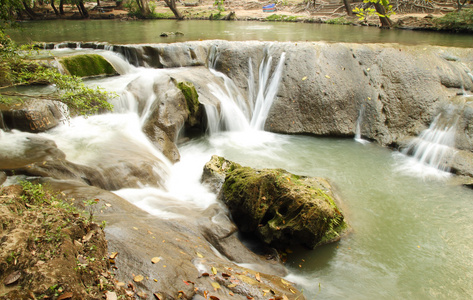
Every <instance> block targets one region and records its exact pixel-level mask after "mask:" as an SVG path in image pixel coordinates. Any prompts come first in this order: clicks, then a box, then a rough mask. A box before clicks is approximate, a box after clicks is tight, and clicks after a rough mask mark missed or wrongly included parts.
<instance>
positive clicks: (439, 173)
mask: <svg viewBox="0 0 473 300" xmlns="http://www.w3.org/2000/svg"><path fill="white" fill-rule="evenodd" d="M456 123H457V121H456V119H455V120H450V119H449V118H443V116H442V114H440V115H438V116H437V117H436V118H435V119H434V121H433V122H432V123H431V125H430V126H429V128H428V129H426V130H424V131H422V133H421V134H420V135H419V136H418V137H417V138H415V139H414V140H413V141H412V142H410V143H409V145H408V146H407V147H406V148H405V149H404V150H403V151H402V153H403V154H404V155H411V156H412V158H411V159H408V160H407V161H406V162H405V163H404V164H403V165H402V166H401V167H400V169H401V170H403V171H407V172H408V173H411V174H417V175H421V176H423V177H426V176H434V177H447V176H448V175H449V173H448V172H449V171H450V166H449V163H450V161H451V160H452V159H453V156H454V155H455V148H454V147H455V132H456Z"/></svg>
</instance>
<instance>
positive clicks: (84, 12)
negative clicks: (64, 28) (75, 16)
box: [75, 0, 89, 18]
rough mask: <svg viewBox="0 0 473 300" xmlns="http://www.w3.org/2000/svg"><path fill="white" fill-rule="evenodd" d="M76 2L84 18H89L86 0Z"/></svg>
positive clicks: (76, 0)
mask: <svg viewBox="0 0 473 300" xmlns="http://www.w3.org/2000/svg"><path fill="white" fill-rule="evenodd" d="M75 3H76V6H77V9H78V10H79V13H80V15H81V16H82V17H83V18H88V17H89V12H88V11H87V9H86V8H85V6H84V0H75Z"/></svg>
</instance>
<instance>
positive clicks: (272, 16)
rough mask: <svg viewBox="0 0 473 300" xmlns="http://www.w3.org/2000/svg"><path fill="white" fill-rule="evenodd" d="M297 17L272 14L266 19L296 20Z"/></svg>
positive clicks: (276, 20) (279, 20) (278, 20)
mask: <svg viewBox="0 0 473 300" xmlns="http://www.w3.org/2000/svg"><path fill="white" fill-rule="evenodd" d="M298 18H299V17H298V16H288V15H278V14H272V15H270V16H267V17H266V21H275V22H297V20H298Z"/></svg>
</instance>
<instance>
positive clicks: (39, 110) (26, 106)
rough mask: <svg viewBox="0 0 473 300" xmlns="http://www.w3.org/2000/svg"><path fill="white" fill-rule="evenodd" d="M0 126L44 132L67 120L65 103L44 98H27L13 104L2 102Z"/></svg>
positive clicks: (0, 105) (0, 106)
mask: <svg viewBox="0 0 473 300" xmlns="http://www.w3.org/2000/svg"><path fill="white" fill-rule="evenodd" d="M0 115H3V122H1V121H2V118H1V117H0V128H2V125H3V127H5V128H3V129H10V130H11V129H17V130H21V131H27V132H43V131H46V130H48V129H51V128H54V127H56V126H57V125H59V124H62V123H63V122H65V121H66V120H65V119H66V116H65V113H64V104H62V103H61V102H58V101H50V100H43V99H31V100H25V101H23V102H19V103H16V104H12V105H6V104H0Z"/></svg>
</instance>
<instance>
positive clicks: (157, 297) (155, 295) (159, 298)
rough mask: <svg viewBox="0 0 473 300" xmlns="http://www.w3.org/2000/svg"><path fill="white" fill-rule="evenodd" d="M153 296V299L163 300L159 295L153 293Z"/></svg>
mask: <svg viewBox="0 0 473 300" xmlns="http://www.w3.org/2000/svg"><path fill="white" fill-rule="evenodd" d="M153 295H154V297H155V298H156V299H158V300H163V299H164V298H163V295H161V294H158V293H154V294H153Z"/></svg>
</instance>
